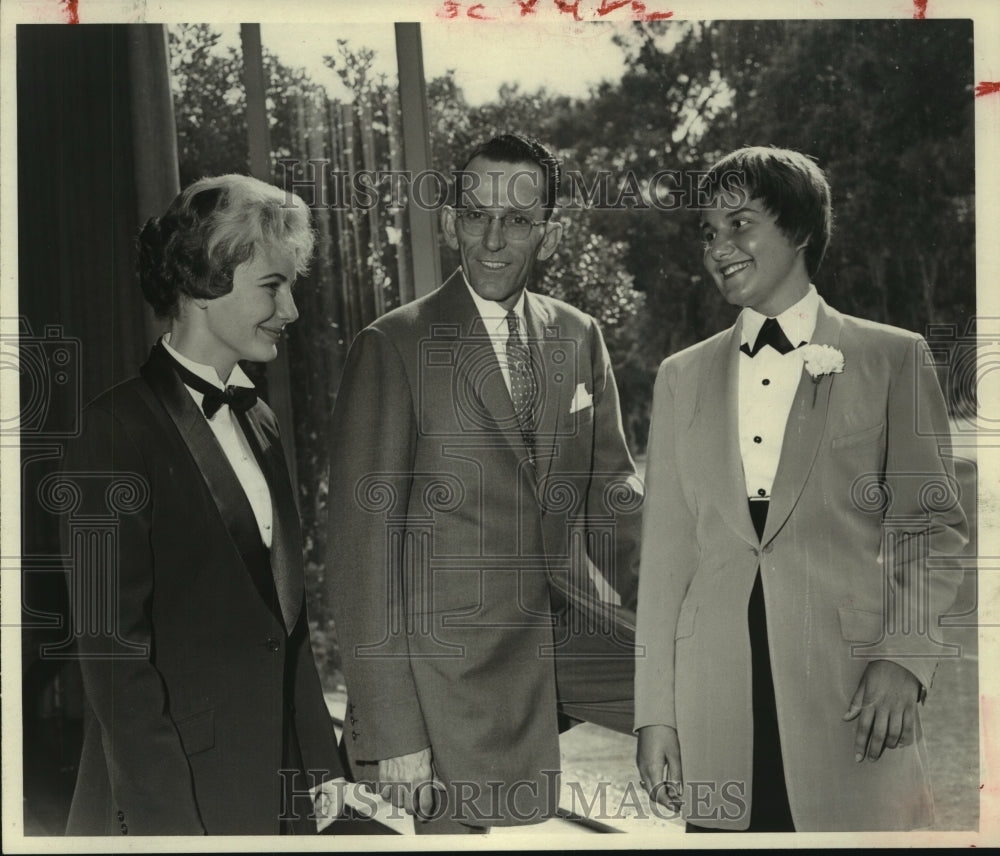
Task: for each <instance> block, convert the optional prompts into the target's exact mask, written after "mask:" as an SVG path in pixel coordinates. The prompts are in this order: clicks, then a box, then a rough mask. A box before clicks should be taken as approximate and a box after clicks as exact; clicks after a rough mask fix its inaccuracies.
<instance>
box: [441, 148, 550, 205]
mask: <svg viewBox="0 0 1000 856" xmlns="http://www.w3.org/2000/svg"><path fill="white" fill-rule="evenodd" d="M479 157H482V158H487V159H488V160H492V161H498V162H499V163H510V164H519V163H532V164H535V165H536V166H538V167H541V170H542V172H543V173H544V175H545V195H544V197H543V198H542V207H543V208H544V209H545V219H546V220H547V219H548V218H549V217H551V216H552V210H553V209H554V208H555V206H556V200H557V199H558V197H559V184H560V182H561V181H562V164H561V162H560V161H559V158H557V157H556V156H555V155H554V154H552V152H550V151H549V150H548V149H547V148H546V147H545V146H543V145H542V144H541V143H540V142H538V140H535V139H533V138H532V137H527V136H524V135H522V134H500V135H499V136H496V137H492V138H491V139H489V140H486V142H484V143H480V144H479V145H478V146H476V148H474V149H473V150H472V153H471V154H470V155H469V156H468V158H466V160H465V165H464V166H463V167H462V169H461V170H459V172H463V171H465V170H467V169H468V168H469V164H470V163H472V161H474V160H475V159H476V158H479ZM455 193H456V202H455V204H456V205H458V204H459V200H458V199H457V194H458V182H456V190H455Z"/></svg>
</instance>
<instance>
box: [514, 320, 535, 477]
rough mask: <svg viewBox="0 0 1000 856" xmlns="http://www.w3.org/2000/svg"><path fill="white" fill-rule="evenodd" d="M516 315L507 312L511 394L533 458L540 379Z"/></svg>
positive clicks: (523, 435) (525, 440)
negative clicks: (520, 332)
mask: <svg viewBox="0 0 1000 856" xmlns="http://www.w3.org/2000/svg"><path fill="white" fill-rule="evenodd" d="M518 327H519V325H518V321H517V315H515V314H514V310H511V311H510V312H508V313H507V331H508V336H507V369H508V371H509V373H510V397H511V400H512V401H513V402H514V413H515V415H516V416H517V422H518V424H519V425H520V426H521V436H522V437H524V444H525V445H526V446H527V447H528V453H529V454H530V455H531V458H532V461H534V454H535V397H536V395H537V392H538V390H537V382H536V380H535V373H534V372H533V371H532V367H531V351H530V350H529V348H528V346H527V345H526V344H525V343H524V342H523V341H521V336H520V334H519V333H518Z"/></svg>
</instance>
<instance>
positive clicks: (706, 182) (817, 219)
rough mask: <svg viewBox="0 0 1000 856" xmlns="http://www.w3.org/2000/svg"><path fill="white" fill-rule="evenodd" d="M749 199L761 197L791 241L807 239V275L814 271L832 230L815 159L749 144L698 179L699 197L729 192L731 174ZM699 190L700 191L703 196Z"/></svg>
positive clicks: (823, 183) (826, 185)
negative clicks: (738, 177) (699, 182)
mask: <svg viewBox="0 0 1000 856" xmlns="http://www.w3.org/2000/svg"><path fill="white" fill-rule="evenodd" d="M734 173H736V174H739V175H740V176H741V178H740V180H739V182H738V185H739V187H740V188H742V190H743V191H745V193H746V195H747V196H748V197H749V198H756V199H760V200H761V202H763V203H764V205H765V207H766V208H767V210H768V211H770V212H771V214H773V215H774V218H775V223H776V225H777V226H778V228H779V229H780V230H781V231H782V232H783V233H784V234H785V235H786V236H787V237H788V238H790V239H791V240H792V241H794V242H795V244H800V243H802V241H806V251H805V262H806V270H807V271H808V273H809V276H810V278H811V277H813V276H815V275H816V272H817V271H818V270H819V266H820V263H821V262H822V261H823V256H824V255H826V248H827V246H828V245H829V243H830V234H831V233H832V231H833V209H832V206H831V204H830V185H829V183H828V182H827V180H826V175H825V174H824V173H823V170H822V169H820V168H819V166H818V165H817V163H816V161H815V159H814V158H812V157H810V156H808V155H804V154H802V153H801V152H796V151H793V150H792V149H779V148H776V147H774V146H748V147H746V148H742V149H737V150H736V151H735V152H730V153H729V154H728V155H726V156H725V157H723V158H722V159H721V160H720V161H718V162H717V163H715V164H714V165H713V166H712V168H711V169H710V170H709V171H708V174H707V175H706V176H705V177H704V178H703V179H702V181H701V185H700V191H701V192H700V193H699V197H700V198H702V199H706V198H714V197H716V196H717V195H718V194H719V193H720V191H721V192H722V193H726V192H732V191H733V189H734V188H733V187H732V185H733V174H734ZM702 194H704V195H702Z"/></svg>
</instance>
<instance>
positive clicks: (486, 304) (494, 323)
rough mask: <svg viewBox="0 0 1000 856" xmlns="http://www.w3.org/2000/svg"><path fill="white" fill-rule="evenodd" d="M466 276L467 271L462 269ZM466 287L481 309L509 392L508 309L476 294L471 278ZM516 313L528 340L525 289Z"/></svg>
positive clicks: (523, 337) (524, 339) (522, 336)
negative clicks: (470, 282) (470, 283)
mask: <svg viewBox="0 0 1000 856" xmlns="http://www.w3.org/2000/svg"><path fill="white" fill-rule="evenodd" d="M462 276H463V277H465V271H462ZM465 287H466V288H468V289H469V294H471V295H472V300H473V302H474V303H475V304H476V309H478V310H479V317H480V318H482V319H483V326H484V327H485V329H486V332H487V333H489V336H490V341H491V342H492V343H493V350H494V351H495V352H496V355H497V360H498V361H499V362H500V371H501V372H503V382H504V383H505V384H507V392H510V391H511V388H510V368H509V367H508V366H507V339H508V338H509V337H510V330H509V328H508V327H507V310H506V309H504V308H503V307H502V306H501V305H500V304H499V303H497V302H496V301H495V300H486V299H485V298H483V297H480V296H479V295H478V294H476V290H475V289H474V288H473V287H472V286H471V285H469V280H468V279H466V280H465ZM514 314H515V315H516V316H517V332H518V336H519V337H520V339H521V341H522V342H523V343H525V344H527V342H528V333H527V329H526V323H527V322H526V321H525V316H524V290H523V289H522V290H521V296H520V297H518V299H517V303H515V304H514Z"/></svg>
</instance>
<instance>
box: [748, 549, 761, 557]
mask: <svg viewBox="0 0 1000 856" xmlns="http://www.w3.org/2000/svg"><path fill="white" fill-rule="evenodd" d="M750 552H751V553H753V554H754V555H755V556H759V555H760V550H758V549H757V548H756V547H751V548H750Z"/></svg>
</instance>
